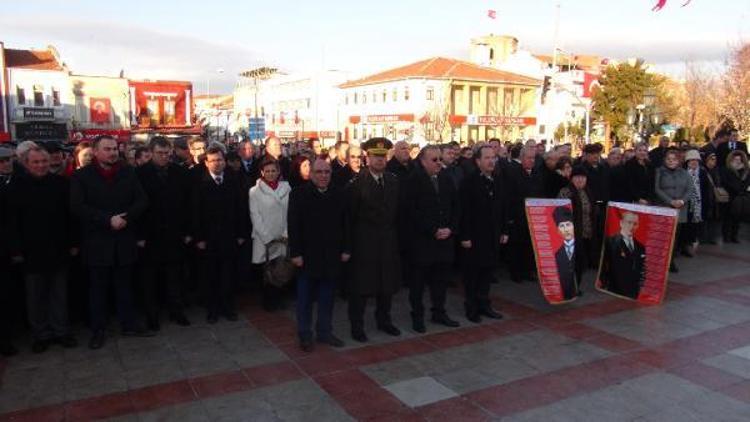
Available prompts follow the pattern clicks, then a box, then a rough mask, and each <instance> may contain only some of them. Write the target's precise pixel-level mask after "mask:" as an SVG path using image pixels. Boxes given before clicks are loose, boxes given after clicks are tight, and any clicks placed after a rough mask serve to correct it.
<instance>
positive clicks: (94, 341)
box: [89, 330, 107, 350]
mask: <svg viewBox="0 0 750 422" xmlns="http://www.w3.org/2000/svg"><path fill="white" fill-rule="evenodd" d="M106 338H107V337H106V335H105V334H104V330H101V331H95V332H94V334H93V335H92V336H91V340H89V349H91V350H97V349H101V348H102V347H104V343H105V341H106Z"/></svg>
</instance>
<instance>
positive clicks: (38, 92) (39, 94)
mask: <svg viewBox="0 0 750 422" xmlns="http://www.w3.org/2000/svg"><path fill="white" fill-rule="evenodd" d="M34 107H44V88H43V87H42V86H41V85H34Z"/></svg>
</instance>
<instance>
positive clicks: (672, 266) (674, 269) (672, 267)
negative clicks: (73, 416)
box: [669, 262, 680, 273]
mask: <svg viewBox="0 0 750 422" xmlns="http://www.w3.org/2000/svg"><path fill="white" fill-rule="evenodd" d="M669 272H670V273H679V272H680V269H679V268H677V265H675V263H674V262H672V263H671V264H669Z"/></svg>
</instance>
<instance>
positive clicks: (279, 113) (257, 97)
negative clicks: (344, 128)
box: [234, 70, 348, 146]
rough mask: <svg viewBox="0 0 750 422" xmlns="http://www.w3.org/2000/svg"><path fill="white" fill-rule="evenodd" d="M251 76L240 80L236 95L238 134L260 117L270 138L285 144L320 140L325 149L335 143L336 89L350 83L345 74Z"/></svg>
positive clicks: (334, 71)
mask: <svg viewBox="0 0 750 422" xmlns="http://www.w3.org/2000/svg"><path fill="white" fill-rule="evenodd" d="M250 74H251V73H250V72H249V73H245V75H248V76H249V75H250ZM248 76H243V77H242V78H241V80H240V81H239V82H238V84H237V87H236V88H235V91H234V111H235V118H236V119H237V124H236V128H237V130H238V131H240V130H242V129H244V130H247V128H248V126H249V119H250V118H254V117H259V118H263V119H264V122H265V130H266V133H267V134H268V135H275V136H278V137H280V138H283V139H286V140H292V139H305V138H318V139H321V140H322V141H323V143H324V145H326V146H330V145H332V144H333V143H334V142H335V141H336V139H337V137H338V136H339V134H338V129H339V126H338V122H339V120H340V116H339V113H338V109H337V104H338V98H339V95H338V88H337V86H338V85H339V84H341V83H342V82H344V81H345V80H346V79H347V76H348V74H347V73H346V72H343V71H338V70H326V71H319V72H311V73H308V74H293V75H287V74H284V73H280V72H272V73H270V74H268V75H266V76H265V77H262V78H261V77H259V78H255V77H248Z"/></svg>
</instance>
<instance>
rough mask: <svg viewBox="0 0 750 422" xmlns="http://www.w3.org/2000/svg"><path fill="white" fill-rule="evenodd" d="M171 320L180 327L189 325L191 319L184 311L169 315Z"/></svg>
mask: <svg viewBox="0 0 750 422" xmlns="http://www.w3.org/2000/svg"><path fill="white" fill-rule="evenodd" d="M169 320H170V321H172V322H174V323H175V324H177V325H179V326H180V327H189V326H190V320H188V319H187V317H186V316H185V314H183V313H174V314H171V315H170V316H169Z"/></svg>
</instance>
